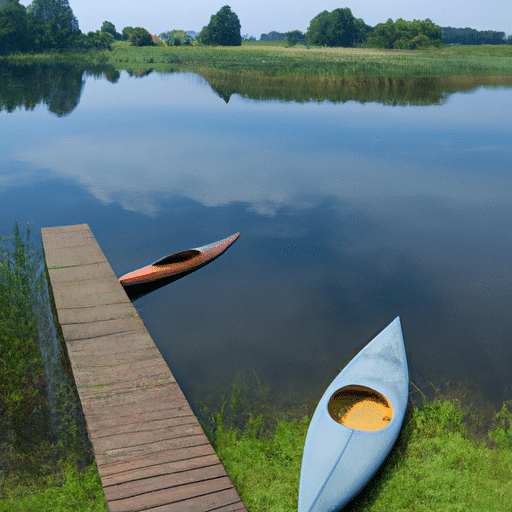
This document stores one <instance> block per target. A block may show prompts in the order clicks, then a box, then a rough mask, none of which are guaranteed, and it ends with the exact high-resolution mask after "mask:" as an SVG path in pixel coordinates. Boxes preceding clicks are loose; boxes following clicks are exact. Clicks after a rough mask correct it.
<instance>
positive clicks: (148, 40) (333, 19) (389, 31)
mask: <svg viewBox="0 0 512 512" xmlns="http://www.w3.org/2000/svg"><path fill="white" fill-rule="evenodd" d="M240 28H241V24H240V20H239V18H238V16H237V15H236V14H235V13H234V12H233V11H232V10H231V8H230V7H229V5H225V6H224V7H222V8H221V9H220V10H219V11H218V12H217V13H216V14H214V15H212V16H211V18H210V22H209V23H208V25H206V26H205V27H203V28H202V30H201V31H200V32H199V34H197V36H196V39H195V40H196V41H197V43H198V44H203V45H221V46H240V45H241V44H242V36H241V33H240ZM244 39H252V38H249V37H247V36H245V37H244ZM116 40H128V41H130V42H131V44H132V45H134V46H151V45H153V44H154V42H155V41H156V42H157V43H158V44H166V45H168V46H182V45H188V44H191V42H192V37H191V36H190V35H189V34H187V33H186V32H184V31H183V30H171V31H169V32H163V33H162V34H160V36H159V37H158V36H153V35H151V34H150V33H149V32H148V31H147V30H146V29H144V28H142V27H135V28H133V27H125V28H124V29H123V30H122V32H121V33H118V32H117V30H116V28H115V26H114V24H113V23H112V22H110V21H105V22H103V25H102V26H101V29H100V30H96V31H95V32H88V33H87V34H83V33H82V32H81V31H80V29H79V26H78V20H77V19H76V17H75V16H74V14H73V11H72V9H71V7H70V6H69V2H68V0H33V1H32V3H31V4H30V5H29V6H28V7H24V6H23V5H21V4H20V2H19V0H0V55H5V54H9V53H14V52H27V51H48V50H67V49H80V50H84V51H86V50H90V49H98V50H103V49H111V48H112V44H113V43H114V41H116ZM261 40H262V41H286V44H288V45H289V46H293V45H296V44H307V45H314V46H342V47H353V46H368V47H375V48H394V49H411V50H414V49H417V48H426V47H429V46H440V45H441V44H443V43H445V44H504V43H509V44H512V36H509V37H508V39H505V33H504V32H495V31H477V30H474V29H470V28H465V29H458V28H452V27H444V28H441V27H439V26H438V25H436V24H434V23H433V22H432V21H431V20H429V19H426V20H413V21H405V20H403V19H401V18H400V19H398V20H396V21H393V20H392V19H388V20H387V21H386V22H385V23H379V24H378V25H376V26H375V27H371V26H370V25H367V24H366V23H365V22H364V21H363V20H362V19H360V18H356V17H355V16H354V15H353V14H352V11H351V10H350V9H349V8H348V7H345V8H339V9H334V10H333V11H332V12H328V11H322V12H321V13H319V14H317V15H316V16H315V17H314V18H313V19H312V20H311V21H310V24H309V27H308V29H307V31H306V33H305V34H304V33H302V32H301V31H300V30H293V31H290V32H285V33H283V32H276V31H272V32H269V33H268V34H261Z"/></svg>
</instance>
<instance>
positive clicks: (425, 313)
mask: <svg viewBox="0 0 512 512" xmlns="http://www.w3.org/2000/svg"><path fill="white" fill-rule="evenodd" d="M43 82H44V81H41V80H40V79H39V82H37V81H36V83H39V85H40V88H41V87H43V85H42V84H43ZM65 82H66V88H67V89H66V90H69V91H71V92H69V97H65V98H64V99H62V98H61V97H59V98H56V97H55V94H53V92H52V89H51V88H50V89H48V90H43V91H40V90H38V91H37V93H31V92H30V91H29V90H28V89H27V90H26V89H25V88H24V86H23V85H21V86H19V85H16V84H15V85H13V86H12V91H13V92H12V98H14V100H13V101H12V102H11V103H10V107H9V108H7V107H5V106H4V110H3V111H2V112H0V127H1V133H2V137H1V140H0V233H2V234H3V235H9V234H11V233H12V227H13V223H14V221H15V220H18V221H19V222H20V225H21V226H24V225H25V223H28V225H29V226H30V228H31V229H32V231H33V234H34V236H35V238H36V239H37V243H39V239H40V235H39V230H40V228H41V227H44V226H55V225H66V224H78V223H87V224H89V226H90V227H91V229H92V231H93V233H94V235H95V237H96V239H97V241H98V243H99V245H100V246H101V248H102V249H103V251H104V253H105V255H106V257H107V258H108V260H109V262H110V264H111V265H112V267H113V269H114V271H115V273H116V274H117V275H118V276H120V275H122V274H124V273H126V272H128V271H130V270H133V269H135V268H138V267H141V266H144V265H145V264H147V263H149V262H151V261H154V260H156V259H157V258H159V257H162V256H165V255H166V254H169V253H172V252H177V251H181V250H185V249H189V248H192V247H198V246H201V245H205V244H207V243H210V242H213V241H215V240H219V239H221V238H225V237H227V236H229V235H231V234H233V233H235V232H238V231H240V232H241V236H240V238H239V240H238V241H237V242H236V243H235V244H234V245H233V246H232V247H231V248H230V249H229V250H228V251H227V252H226V253H225V254H224V255H223V256H221V257H220V258H219V259H217V260H216V261H215V262H213V263H211V264H210V265H208V266H206V267H204V268H202V269H200V270H198V271H197V272H195V273H193V274H191V275H189V276H186V277H185V278H183V279H180V280H178V281H176V282H174V283H172V284H169V285H168V286H165V287H163V288H160V289H159V290H157V291H155V292H153V293H151V294H149V295H146V296H144V297H142V298H139V299H137V300H136V301H135V302H134V304H135V306H136V308H137V310H138V311H139V313H140V315H141V317H142V319H143V321H144V323H145V324H146V326H147V328H148V330H149V332H150V333H151V335H152V336H153V338H154V340H155V342H156V344H157V345H158V347H159V349H160V351H161V352H162V354H163V355H164V357H165V359H166V361H167V363H168V364H169V366H170V368H171V370H172V372H173V373H174V375H175V376H176V378H177V380H178V381H179V382H180V384H181V385H182V387H183V389H184V391H185V393H186V395H187V396H188V398H189V400H190V401H191V403H192V405H193V407H195V408H196V409H197V408H199V404H200V403H201V402H203V401H205V402H208V401H213V402H218V400H219V397H220V395H221V394H222V393H223V392H224V390H225V389H227V388H229V387H230V386H231V385H232V383H233V382H235V381H237V382H241V381H245V382H248V383H249V385H251V386H253V385H254V386H255V385H257V383H258V382H259V383H261V386H262V387H263V388H269V389H270V398H271V401H272V402H273V404H274V406H276V407H278V408H280V409H282V410H284V411H288V410H290V411H292V410H297V408H300V407H302V406H306V408H307V407H311V406H312V405H314V404H315V403H316V401H317V400H318V399H319V397H320V395H321V393H322V391H323V390H324V389H325V388H326V387H327V386H328V384H329V383H330V382H331V380H332V379H333V378H334V377H335V375H336V374H337V373H338V372H339V370H340V369H341V368H342V367H343V365H344V364H345V363H346V362H347V361H348V360H349V359H350V358H351V357H352V356H353V355H354V354H355V352H356V351H357V350H358V349H360V348H361V347H362V346H363V345H364V344H365V343H367V342H368V341H369V340H370V339H371V338H372V337H373V336H374V335H376V334H377V333H378V332H379V331H380V330H382V329H383V328H384V327H385V326H386V325H387V324H388V323H389V322H391V321H392V320H393V319H394V318H395V317H396V316H400V317H401V320H402V326H403V331H404V337H405V342H406V347H407V354H408V360H409V366H410V377H411V380H412V381H413V382H414V383H415V384H416V385H417V386H418V387H419V388H420V389H422V390H423V391H424V392H426V393H431V392H432V391H433V389H434V387H443V385H444V384H445V383H446V382H450V383H451V386H452V387H453V386H463V389H464V390H466V391H467V390H470V392H471V393H472V394H474V395H475V396H480V397H481V398H482V399H483V400H487V401H490V402H492V403H493V404H495V405H497V406H500V405H501V403H502V401H503V400H505V399H510V398H512V377H511V372H510V366H511V363H512V343H511V342H512V314H511V311H512V282H511V274H510V272H511V267H512V262H511V256H512V229H511V227H510V225H511V221H510V219H511V218H512V201H511V199H512V177H511V172H510V171H511V162H512V144H511V140H512V123H511V122H510V118H511V113H512V89H510V88H483V87H481V88H478V89H475V90H474V91H472V92H469V93H454V94H449V95H445V96H444V97H443V99H442V101H440V102H439V103H438V104H434V105H426V106H413V105H408V104H407V103H403V104H401V105H400V106H392V105H389V104H384V103H380V102H376V101H373V102H371V101H365V102H358V101H344V102H340V103H335V102H330V101H310V102H304V101H301V102H295V101H276V100H273V101H269V100H255V99H250V98H247V97H241V96H240V95H238V94H236V93H235V94H230V95H227V96H226V95H225V94H223V95H219V94H217V93H216V92H215V91H214V89H213V88H212V87H210V85H209V84H208V83H207V82H206V81H205V80H204V79H202V78H201V77H199V76H197V75H194V74H191V73H174V74H170V73H169V74H164V73H162V74H158V73H150V74H148V75H147V76H142V77H139V78H137V77H135V76H133V75H129V74H128V73H126V72H121V73H120V75H115V76H110V77H109V80H107V79H106V78H105V76H104V75H102V74H100V73H96V74H87V73H85V74H83V75H82V72H80V73H78V74H77V75H74V77H72V79H70V80H67V81H65ZM67 82H69V84H68V83H67ZM44 83H46V82H44ZM27 87H28V86H27ZM5 93H6V91H5V90H4V94H5ZM12 98H11V99H12ZM16 98H19V99H16ZM0 104H1V103H0ZM5 104H6V101H4V105H5ZM17 104H18V105H19V104H23V105H25V106H24V107H22V108H16V105H17ZM48 105H49V106H48ZM27 107H28V110H27ZM7 110H10V112H7ZM99 357H101V355H99ZM411 390H412V388H411Z"/></svg>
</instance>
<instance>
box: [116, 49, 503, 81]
mask: <svg viewBox="0 0 512 512" xmlns="http://www.w3.org/2000/svg"><path fill="white" fill-rule="evenodd" d="M109 62H110V63H111V64H113V65H114V66H115V67H116V68H118V69H128V70H134V69H137V66H139V67H140V66H142V67H143V66H150V67H153V68H154V69H156V70H161V71H164V70H169V69H174V70H175V69H185V70H192V71H193V70H194V69H196V68H202V69H204V68H205V67H207V68H211V69H216V70H223V71H231V72H237V73H251V74H260V75H263V76H282V75H287V74H294V75H299V76H300V75H302V76H312V77H332V76H336V77H345V78H348V77H350V78H355V79H362V78H396V79H405V78H417V77H433V76H435V77H447V76H458V75H477V76H507V77H512V51H510V49H509V47H508V46H503V47H499V48H498V47H496V48H495V47H492V49H489V48H486V47H483V48H481V49H480V51H477V50H471V51H461V50H459V51H457V50H452V49H451V48H447V49H438V50H435V51H434V50H428V51H420V50H416V51H405V50H400V51H399V50H380V51H377V50H362V49H359V50H358V49H356V50H351V49H346V48H337V49H328V50H327V49H311V50H307V49H297V50H293V51H291V50H287V49H285V48H282V47H273V46H267V47H257V46H253V47H251V46H242V47H234V48H228V47H201V46H190V47H171V48H161V47H145V48H137V47H127V46H119V47H116V48H115V49H114V51H113V52H112V53H110V54H109Z"/></svg>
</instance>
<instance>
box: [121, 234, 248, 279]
mask: <svg viewBox="0 0 512 512" xmlns="http://www.w3.org/2000/svg"><path fill="white" fill-rule="evenodd" d="M239 236H240V233H235V234H234V235H231V236H230V237H228V238H224V239H223V240H219V241H217V242H213V243H211V244H208V245H204V246H202V247H197V248H195V249H190V250H188V251H183V252H179V253H175V254H170V255H169V256H166V257H164V258H161V259H160V260H157V261H155V262H153V263H151V264H149V265H146V266H145V267H142V268H139V269H137V270H134V271H133V272H129V273H128V274H125V275H123V276H121V277H120V278H119V282H120V283H121V284H122V285H123V286H125V287H127V286H131V285H141V284H147V283H151V282H154V281H158V280H160V279H165V278H169V277H173V276H178V275H180V274H185V273H189V272H192V271H194V270H196V269H198V268H199V267H202V266H204V265H206V264H207V263H210V261H212V260H214V259H215V258H217V257H219V256H220V255H221V254H222V253H223V252H224V251H225V250H226V249H227V248H228V247H229V246H230V245H231V244H232V243H234V242H235V240H236V239H237V238H238V237H239Z"/></svg>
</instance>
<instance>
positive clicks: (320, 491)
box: [308, 429, 354, 512]
mask: <svg viewBox="0 0 512 512" xmlns="http://www.w3.org/2000/svg"><path fill="white" fill-rule="evenodd" d="M353 434H354V431H353V430H352V429H351V430H350V437H349V438H348V439H347V442H346V443H345V446H344V447H343V450H342V451H341V453H340V455H339V456H338V458H337V459H336V462H335V463H334V464H333V466H332V469H331V471H330V472H329V474H328V475H327V478H326V479H325V480H324V483H323V485H322V487H320V490H319V491H318V492H317V494H316V496H315V499H314V500H313V503H311V507H309V510H308V512H311V510H312V509H313V507H314V506H315V505H316V502H317V501H318V498H320V495H321V494H322V492H323V490H324V489H325V486H326V485H327V482H328V481H329V480H330V478H331V476H332V474H333V473H334V470H335V469H336V468H337V467H338V464H339V462H340V460H341V457H343V454H344V453H345V450H346V449H347V447H348V444H349V443H350V440H351V439H352V435H353Z"/></svg>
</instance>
